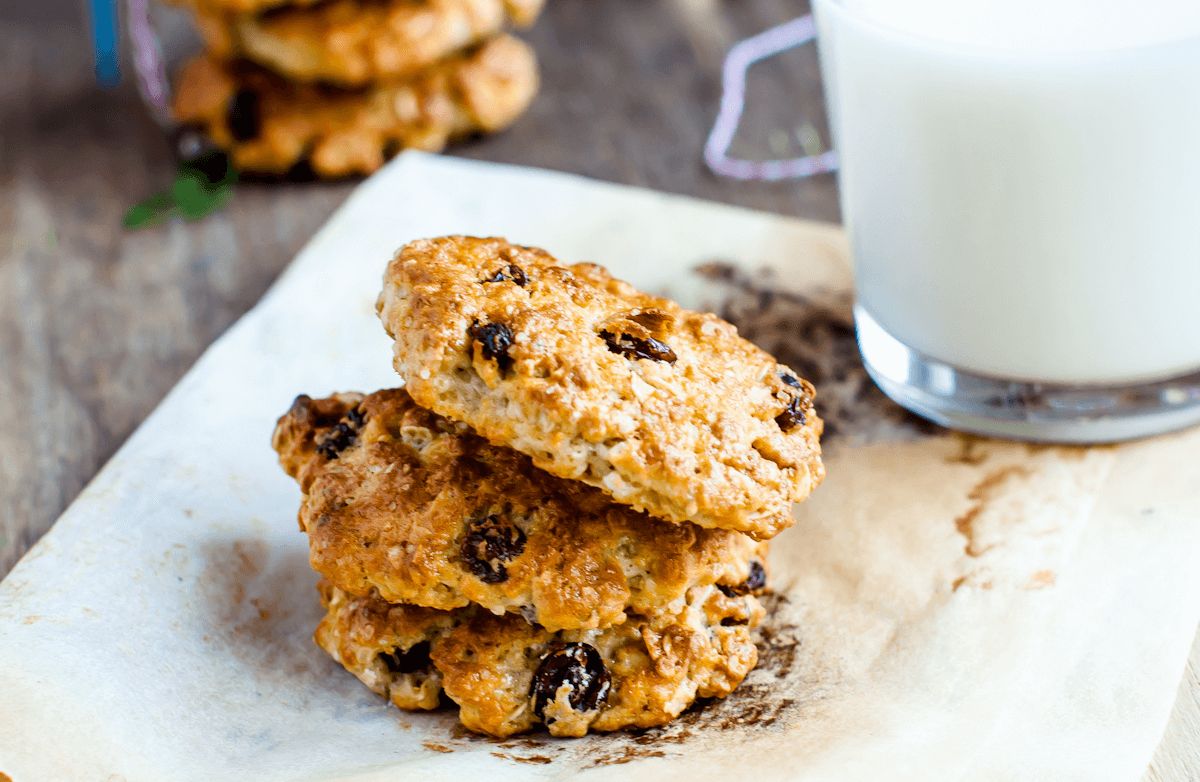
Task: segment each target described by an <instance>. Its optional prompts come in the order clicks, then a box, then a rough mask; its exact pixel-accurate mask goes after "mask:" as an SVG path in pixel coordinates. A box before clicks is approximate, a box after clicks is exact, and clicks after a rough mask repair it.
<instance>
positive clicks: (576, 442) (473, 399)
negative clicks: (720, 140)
mask: <svg viewBox="0 0 1200 782" xmlns="http://www.w3.org/2000/svg"><path fill="white" fill-rule="evenodd" d="M378 311H379V315H380V318H381V320H382V321H383V325H384V328H385V329H386V330H387V332H388V333H389V334H390V335H391V336H392V337H393V338H394V340H395V360H394V365H395V368H396V370H397V371H398V373H399V374H400V377H401V379H402V380H403V381H404V388H403V389H392V390H384V391H377V392H375V393H372V394H367V395H363V394H358V393H343V394H336V395H334V396H332V397H328V398H324V399H312V398H310V397H307V396H301V397H299V398H298V399H296V401H295V403H294V404H293V406H292V408H291V409H290V410H289V411H288V412H287V413H286V414H285V415H284V416H283V417H282V418H281V419H280V420H279V423H278V425H277V427H276V429H275V434H274V439H273V444H274V447H275V449H276V451H277V452H278V453H279V456H280V461H281V463H282V464H283V467H284V469H285V470H286V471H287V472H288V474H289V475H291V476H293V477H294V478H296V480H297V481H298V482H299V484H300V489H301V491H302V494H303V499H302V503H301V508H300V526H301V528H302V529H303V530H304V531H305V532H306V533H307V534H308V537H309V543H310V552H311V562H312V565H313V567H314V568H315V569H316V570H317V571H318V572H319V573H320V574H321V576H322V577H323V581H322V582H321V585H320V592H321V599H322V602H323V605H324V607H325V610H326V615H325V618H324V619H323V620H322V622H321V623H320V626H319V627H318V628H317V631H316V641H317V643H318V644H319V645H320V646H321V647H322V648H324V649H325V650H326V651H327V652H328V653H329V654H330V655H331V656H332V657H333V658H334V659H335V660H337V661H338V662H339V663H341V664H342V665H343V666H345V667H346V668H347V669H348V670H349V671H350V672H351V673H353V674H354V675H355V676H357V677H358V678H359V679H361V680H362V682H363V683H364V684H366V685H367V686H368V687H370V688H371V689H372V690H374V691H375V692H377V693H379V694H380V695H382V696H384V697H386V698H388V699H389V700H391V702H392V703H394V704H395V705H396V706H399V707H400V708H402V709H433V708H435V707H437V706H438V705H439V703H440V702H442V697H441V696H442V695H443V694H444V695H445V696H447V697H448V698H449V700H451V701H453V702H454V703H455V704H457V706H458V708H459V714H460V719H461V720H462V723H463V724H464V725H465V726H466V727H468V728H470V729H472V730H475V731H479V732H482V733H487V734H490V735H493V736H508V735H512V734H514V733H519V732H522V731H527V730H531V729H534V728H536V727H537V726H538V725H544V726H545V727H546V729H547V730H548V731H549V732H550V733H551V734H553V735H556V736H581V735H584V734H585V733H587V732H588V731H589V730H594V731H611V730H617V729H620V728H625V727H650V726H654V725H661V724H664V723H666V722H668V721H670V720H671V719H673V718H675V717H676V716H678V715H679V714H680V713H681V712H682V711H683V710H684V709H686V708H687V707H688V706H689V705H691V704H692V703H693V702H694V701H695V700H696V699H697V698H719V697H724V696H726V695H728V694H729V693H731V692H732V691H733V690H734V689H735V688H736V687H737V686H738V684H739V683H740V682H741V681H742V679H743V678H744V677H745V676H746V674H747V673H748V672H749V671H750V670H751V669H752V668H753V667H754V665H755V662H756V660H757V651H756V649H755V646H754V640H753V636H752V630H753V629H754V627H755V626H756V625H758V624H759V622H760V621H761V620H762V619H763V615H764V609H763V606H762V604H761V603H760V602H759V600H758V596H759V595H760V594H761V593H762V592H763V590H764V589H765V588H766V584H767V571H766V564H765V557H766V547H767V544H766V543H765V542H764V541H766V540H767V539H768V538H770V537H772V536H773V535H775V534H776V533H778V532H779V531H781V530H782V529H784V528H786V527H787V526H789V525H790V524H791V523H792V516H791V505H792V503H793V502H795V501H799V500H802V499H804V498H805V497H806V496H807V495H808V494H809V493H810V492H811V491H812V489H813V488H814V487H815V486H816V485H817V484H818V483H819V482H820V480H821V478H822V476H823V468H822V465H821V459H820V447H819V444H818V437H819V435H820V432H821V421H820V419H819V418H818V417H817V416H816V414H815V413H814V412H813V409H812V402H813V395H814V394H813V389H812V386H811V385H809V384H808V383H807V382H806V381H804V380H802V379H800V378H799V377H798V376H797V375H796V373H795V372H793V371H792V370H791V369H789V368H788V367H785V366H781V365H779V364H778V363H777V362H776V361H775V360H774V359H772V358H771V357H770V356H769V355H767V354H766V353H764V352H763V351H761V350H759V349H758V348H756V347H754V346H753V345H751V344H750V343H748V342H746V341H745V340H743V339H742V338H740V337H739V336H738V334H737V331H736V329H735V328H734V327H733V326H731V325H730V324H729V323H726V322H725V321H722V320H720V319H719V318H717V317H716V316H714V315H711V314H701V313H696V312H690V311H688V310H685V309H683V308H681V307H680V306H679V305H677V304H675V303H674V302H672V301H669V300H667V299H663V298H658V297H654V296H649V295H646V294H644V293H640V292H639V291H637V290H635V289H634V288H633V287H632V286H630V285H628V284H627V283H624V282H621V281H620V280H616V279H614V278H612V277H611V276H610V275H609V274H608V273H607V272H606V271H605V270H604V269H602V268H601V267H599V266H595V265H592V264H575V265H571V266H565V265H561V264H559V262H558V261H556V260H555V259H554V258H553V257H551V256H550V255H549V254H547V253H546V252H544V251H542V250H538V249H535V248H530V247H521V246H516V245H513V244H509V243H508V242H506V241H504V240H502V239H477V238H470V237H461V236H460V237H446V238H441V239H432V240H422V241H417V242H413V243H411V244H409V245H407V246H406V247H404V248H403V249H402V250H401V251H400V252H399V254H398V255H397V256H396V257H395V258H394V259H393V260H392V262H391V263H390V264H389V266H388V268H387V272H386V275H385V279H384V289H383V292H382V294H381V295H380V297H379V301H378Z"/></svg>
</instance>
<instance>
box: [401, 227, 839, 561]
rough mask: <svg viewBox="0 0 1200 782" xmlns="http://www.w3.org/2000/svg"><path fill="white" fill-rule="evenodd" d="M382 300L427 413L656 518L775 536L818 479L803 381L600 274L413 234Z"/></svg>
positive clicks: (718, 330)
mask: <svg viewBox="0 0 1200 782" xmlns="http://www.w3.org/2000/svg"><path fill="white" fill-rule="evenodd" d="M377 306H378V309H379V313H380V318H381V320H382V321H383V325H384V328H385V329H387V331H388V333H389V334H390V335H391V336H392V337H393V339H394V340H395V357H394V364H395V367H396V370H397V371H398V372H399V373H400V375H401V377H403V378H404V380H405V383H406V387H407V389H408V391H409V393H410V394H411V395H412V397H413V399H415V400H416V401H417V403H418V404H420V405H422V406H423V407H427V408H429V409H431V410H433V411H435V412H437V413H439V414H441V415H444V416H446V417H447V418H450V419H452V420H456V421H463V422H465V423H467V424H469V425H470V426H471V427H472V428H473V429H474V430H475V431H477V432H478V433H479V434H481V435H483V436H484V437H486V438H487V439H489V440H490V441H492V442H493V443H497V444H500V445H504V446H507V447H510V448H514V449H516V450H518V451H521V452H522V453H525V454H528V455H529V456H530V457H532V458H533V461H534V464H535V465H537V466H538V467H540V468H542V469H544V470H547V471H548V472H551V473H553V474H555V475H558V476H560V477H563V478H567V479H570V480H577V481H583V482H585V483H588V484H590V485H593V486H597V487H599V488H601V489H603V490H604V491H605V492H607V493H608V494H610V495H611V496H612V497H613V498H614V499H615V500H617V501H618V502H621V503H624V504H628V505H631V506H633V507H635V508H638V509H644V510H645V511H647V512H648V513H650V514H652V515H654V516H658V517H660V518H663V519H667V520H670V521H676V522H692V523H695V524H698V525H700V526H702V527H710V528H725V529H734V530H739V531H742V532H745V533H747V534H749V535H752V536H754V537H757V538H760V539H765V538H769V537H771V536H773V535H775V534H776V533H778V532H779V531H780V530H782V529H784V528H785V527H787V526H789V525H790V524H791V523H792V515H791V504H792V503H793V502H799V501H801V500H803V499H804V498H805V497H807V496H808V494H809V493H810V492H811V491H812V490H813V488H814V487H815V486H816V485H817V484H818V483H819V482H820V480H821V478H822V477H823V475H824V468H823V467H822V464H821V458H820V446H819V444H818V438H819V435H820V432H821V426H822V425H821V421H820V419H819V418H818V417H817V415H816V413H815V412H814V411H813V409H812V399H813V396H814V392H813V389H812V386H811V385H810V384H809V383H808V382H807V381H804V380H802V379H800V378H799V376H798V375H797V374H796V373H795V372H794V371H793V370H791V369H789V368H788V367H786V366H782V365H780V364H778V363H777V362H776V361H775V360H774V359H773V358H772V357H771V356H769V355H768V354H766V353H765V352H763V351H762V350H760V349H758V348H757V347H755V346H754V345H752V344H751V343H749V342H747V341H746V340H744V339H742V338H740V337H739V336H738V334H737V329H736V328H734V327H733V326H732V325H730V324H729V323H726V322H725V321H723V320H721V319H720V318H718V317H716V316H715V315H711V314H702V313H697V312H691V311H688V310H685V309H683V308H681V307H679V305H677V304H675V303H674V302H672V301H670V300H668V299H663V298H658V297H655V296H649V295H647V294H644V293H641V292H639V291H637V290H636V289H634V288H633V287H632V286H631V285H629V284H627V283H625V282H622V281H620V280H617V279H614V278H613V277H611V276H610V275H609V274H608V273H607V272H606V271H605V270H604V269H602V268H600V267H599V266H595V265H592V264H575V265H573V266H563V265H560V264H559V263H558V262H557V261H556V260H555V259H554V258H553V257H552V256H550V255H549V254H548V253H546V252H545V251H543V250H539V249H536V248H530V247H521V246H517V245H513V244H510V243H509V242H507V241H505V240H504V239H498V238H490V239H480V238H473V237H466V236H451V237H444V238H439V239H427V240H421V241H415V242H412V243H410V244H408V245H406V246H405V247H404V248H403V249H401V250H400V252H399V253H398V254H397V255H396V257H395V258H394V259H393V260H392V262H391V263H390V264H389V265H388V268H387V272H386V274H385V279H384V288H383V292H382V294H381V295H380V298H379V302H378V305H377Z"/></svg>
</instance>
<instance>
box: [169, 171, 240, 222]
mask: <svg viewBox="0 0 1200 782" xmlns="http://www.w3.org/2000/svg"><path fill="white" fill-rule="evenodd" d="M232 194H233V188H232V187H231V186H230V185H229V184H227V183H225V182H222V183H218V184H217V185H215V186H214V185H210V184H208V182H207V181H206V180H205V179H204V176H203V175H202V174H200V173H199V172H197V171H194V170H191V169H182V170H181V171H180V172H179V176H177V177H176V178H175V183H174V184H173V185H171V196H172V197H173V198H174V199H175V208H176V209H177V210H178V211H179V214H181V215H183V217H184V219H186V220H199V219H200V218H201V217H204V216H206V215H209V214H212V213H213V212H215V211H216V210H218V209H220V208H221V207H223V206H225V204H226V203H228V202H229V197H230V196H231V195H232Z"/></svg>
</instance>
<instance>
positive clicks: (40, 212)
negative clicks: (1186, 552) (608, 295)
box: [0, 0, 1200, 782]
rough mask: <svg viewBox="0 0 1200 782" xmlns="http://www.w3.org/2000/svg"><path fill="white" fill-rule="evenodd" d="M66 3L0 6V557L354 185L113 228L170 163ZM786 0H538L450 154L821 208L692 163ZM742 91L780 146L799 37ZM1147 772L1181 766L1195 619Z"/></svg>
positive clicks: (9, 561)
mask: <svg viewBox="0 0 1200 782" xmlns="http://www.w3.org/2000/svg"><path fill="white" fill-rule="evenodd" d="M16 6H20V7H19V8H17V7H16ZM80 8H81V6H80V4H79V3H78V2H77V1H76V0H39V2H38V3H36V4H34V3H22V4H10V6H5V7H0V74H3V77H2V79H3V80H2V81H0V454H3V456H2V457H0V576H2V575H3V574H4V573H6V572H7V571H8V570H9V569H10V568H11V567H12V565H13V564H15V563H16V561H17V559H18V558H20V556H21V555H22V554H23V553H24V552H25V551H26V550H28V549H29V547H30V546H31V545H33V543H34V542H36V541H37V539H38V538H39V537H40V536H41V535H42V534H43V533H44V532H45V531H46V530H47V529H48V528H49V526H50V524H51V523H52V522H53V521H54V519H55V518H56V517H57V516H58V514H59V513H60V512H61V511H62V510H63V508H64V507H65V506H66V505H67V504H68V503H69V502H70V501H71V499H72V498H73V497H74V496H75V495H76V494H77V493H78V492H79V490H80V489H81V488H82V487H83V486H84V484H85V483H86V482H87V481H88V480H89V479H90V478H91V477H92V475H93V474H94V473H95V472H96V471H97V470H98V469H99V468H100V466H101V465H103V463H104V462H105V461H106V460H107V459H108V458H109V456H111V455H112V453H113V451H114V450H115V449H116V448H117V447H118V446H119V445H120V444H121V442H122V441H123V440H124V439H125V438H126V437H127V436H128V435H129V433H130V432H131V431H133V429H134V428H135V427H136V426H137V425H138V423H139V422H141V420H142V419H143V418H145V416H146V415H147V414H148V413H149V412H150V411H151V410H152V409H153V408H154V406H155V405H156V404H157V403H158V401H159V399H161V398H162V396H163V395H164V394H165V393H166V392H167V391H168V390H169V389H170V388H171V386H172V385H174V383H175V382H176V381H177V380H178V379H179V377H180V376H181V375H182V374H183V373H184V371H186V370H187V368H188V367H189V366H190V365H191V364H192V362H193V361H195V359H196V358H197V356H198V355H199V354H200V352H201V351H203V350H204V348H205V347H206V346H207V345H208V344H209V343H210V342H212V341H213V340H214V339H215V338H216V337H217V336H218V335H220V333H221V332H222V331H223V330H224V329H225V328H226V327H227V326H229V324H230V323H231V322H232V321H233V320H234V319H236V318H237V317H238V316H239V315H241V314H242V313H243V312H245V311H246V310H247V309H249V308H250V307H251V306H252V305H253V304H254V303H255V302H256V301H257V300H258V298H259V296H260V295H261V294H262V293H263V291H264V290H265V289H266V288H267V286H268V285H270V283H271V281H272V280H273V279H274V278H275V276H276V275H277V274H278V273H279V272H280V270H281V269H282V268H283V267H284V266H285V265H286V264H287V262H288V261H289V260H290V259H291V258H292V256H293V255H294V254H295V253H296V251H297V250H299V249H300V247H301V246H303V244H304V243H305V242H306V241H307V240H308V238H309V236H310V235H311V234H312V233H313V232H314V230H316V228H317V227H318V226H320V225H321V223H322V222H324V220H325V219H326V217H327V216H328V215H329V213H330V212H331V211H332V210H333V209H334V208H335V207H336V206H337V205H338V204H339V203H340V202H341V201H342V199H344V198H345V197H346V195H347V193H349V192H350V190H351V188H352V187H353V185H352V184H336V185H309V186H277V187H268V186H245V187H242V188H240V189H239V191H238V193H237V196H236V198H235V199H234V201H233V202H232V204H231V205H230V206H229V207H228V209H226V210H225V211H224V212H223V213H221V214H219V215H216V216H213V217H211V218H209V219H207V220H205V221H203V222H200V223H195V224H183V223H173V224H170V225H168V226H165V227H162V228H157V229H153V230H147V231H142V232H137V233H126V232H123V231H122V230H120V227H119V226H120V220H121V215H122V213H123V212H124V210H125V208H126V207H128V206H129V205H130V204H132V203H133V202H134V201H135V200H138V199H139V198H141V197H142V196H144V195H147V194H149V193H150V192H153V191H154V190H156V189H159V188H161V187H162V186H164V185H165V184H166V183H167V182H168V181H169V178H170V176H171V173H172V169H173V163H172V161H171V158H170V153H169V150H168V147H167V144H166V142H165V141H164V139H163V136H162V134H161V132H160V131H159V130H158V129H157V128H156V127H155V126H154V125H153V124H152V123H151V122H149V121H148V120H147V119H146V114H145V112H144V111H143V110H142V107H141V105H140V103H139V101H138V98H137V95H136V93H135V92H134V90H133V89H132V88H131V87H130V86H129V85H125V86H123V87H121V88H119V89H117V90H115V91H111V92H106V91H103V90H101V89H99V88H97V87H96V86H94V84H93V82H92V79H91V72H90V63H89V59H88V52H87V44H86V33H85V29H84V27H83V24H82V20H81V19H79V18H78V13H79V10H80ZM801 10H802V9H801V8H799V7H798V5H797V4H793V3H789V2H785V0H738V1H737V2H734V1H733V0H657V1H656V0H603V2H601V1H600V0H550V4H549V8H548V10H547V12H546V15H545V17H544V18H543V19H542V21H541V22H540V23H539V25H538V26H537V28H536V29H535V30H533V31H532V32H531V33H530V34H529V35H528V36H527V37H528V38H529V39H530V40H531V41H532V42H533V43H534V45H535V46H536V48H537V50H538V52H539V55H540V57H541V60H542V65H543V74H544V82H545V83H544V87H543V89H542V92H541V95H540V96H539V98H538V101H537V103H536V104H535V105H534V107H533V109H532V110H531V112H530V113H529V114H528V115H527V116H526V117H525V118H524V119H523V120H522V121H521V122H520V124H519V125H518V126H517V127H515V128H514V129H513V130H511V131H510V132H508V133H505V134H503V135H501V136H499V137H496V138H491V139H487V140H483V141H479V142H476V143H473V144H470V145H468V146H465V147H461V148H459V149H457V150H455V153H456V154H460V155H463V156H465V157H471V158H479V159H486V160H495V161H503V162H511V163H523V164H530V165H536V166H542V167H547V168H555V169H562V170H565V171H574V172H577V173H581V174H587V175H590V176H593V177H598V178H601V179H608V180H614V181H619V182H626V183H630V184H636V185H645V186H648V187H653V188H658V189H661V190H667V191H672V192H678V193H686V194H689V195H694V196H700V197H703V198H710V199H714V200H717V201H724V202H728V203H733V204H739V205H742V206H747V207H752V208H758V209H766V210H770V211H775V212H780V213H783V214H788V215H797V216H802V217H808V218H815V219H824V220H836V219H838V216H839V215H838V207H837V192H836V183H835V181H834V179H833V177H830V176H824V177H817V178H814V179H810V180H806V181H801V182H790V183H783V184H751V183H738V182H733V181H727V180H721V179H717V178H715V177H713V176H712V175H710V174H708V173H707V172H706V171H705V170H704V168H703V166H702V164H701V162H700V149H701V147H702V144H703V140H704V136H705V134H706V132H707V128H708V126H709V124H710V123H711V121H712V118H713V116H714V112H715V107H716V103H717V100H718V95H719V92H718V84H719V80H718V74H719V68H720V62H721V57H722V55H723V53H724V51H725V50H726V48H727V47H728V46H729V44H730V43H731V42H732V41H734V40H736V39H738V38H740V37H743V36H746V35H749V34H752V33H754V32H757V31H759V30H762V29H764V28H766V27H768V26H770V25H772V24H775V23H778V22H781V21H783V20H785V19H787V18H790V17H791V16H793V15H795V14H797V13H799V12H800V11H801ZM18 15H19V16H18ZM749 99H750V105H751V109H750V111H749V112H748V114H747V117H746V121H745V123H744V129H743V131H742V133H741V134H740V136H739V142H738V145H737V147H735V150H740V151H744V152H746V153H747V154H748V155H754V154H759V155H765V156H783V155H791V154H797V153H798V152H799V148H798V144H797V142H796V140H795V130H796V128H797V127H798V126H799V125H800V124H802V122H803V120H804V118H805V117H809V118H811V119H813V120H814V121H815V122H816V123H817V125H818V127H820V128H821V130H822V132H823V133H824V132H825V127H824V124H823V117H824V111H823V100H822V95H821V90H820V82H819V73H818V68H817V60H816V56H815V53H814V52H813V51H812V49H811V47H810V48H809V49H808V50H807V51H802V52H797V53H790V54H787V55H784V56H782V57H779V58H777V59H776V60H775V61H772V62H771V63H765V64H763V65H760V66H757V67H756V68H755V70H754V72H753V77H752V79H751V84H750V91H749ZM826 138H828V137H827V135H826ZM397 208H403V204H399V205H397ZM1146 779H1147V780H1153V781H1154V782H1159V781H1162V782H1166V781H1167V780H1170V781H1171V782H1182V781H1183V780H1198V779H1200V637H1198V638H1197V643H1196V645H1195V646H1194V647H1193V654H1192V661H1191V666H1190V667H1189V669H1188V673H1187V676H1186V677H1185V681H1184V682H1183V683H1182V684H1181V686H1180V690H1179V697H1178V701H1177V703H1176V707H1175V713H1174V716H1173V717H1172V721H1171V724H1170V726H1169V728H1168V730H1167V733H1166V736H1165V737H1164V739H1163V742H1162V745H1161V746H1160V748H1159V751H1158V754H1157V755H1156V757H1155V759H1154V761H1153V763H1152V764H1151V766H1150V768H1149V770H1148V771H1147V774H1146Z"/></svg>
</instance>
